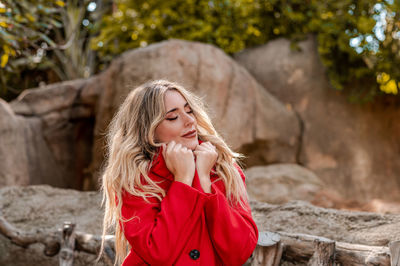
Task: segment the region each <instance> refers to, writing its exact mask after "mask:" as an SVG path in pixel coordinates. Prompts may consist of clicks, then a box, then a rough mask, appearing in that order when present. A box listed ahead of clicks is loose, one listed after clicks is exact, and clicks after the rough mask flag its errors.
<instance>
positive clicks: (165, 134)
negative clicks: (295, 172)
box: [154, 121, 179, 142]
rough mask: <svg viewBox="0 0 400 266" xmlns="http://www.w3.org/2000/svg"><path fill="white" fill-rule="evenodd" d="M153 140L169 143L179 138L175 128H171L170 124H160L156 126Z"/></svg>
mask: <svg viewBox="0 0 400 266" xmlns="http://www.w3.org/2000/svg"><path fill="white" fill-rule="evenodd" d="M154 134H155V139H156V141H158V142H169V141H171V140H174V139H176V138H177V137H178V136H179V132H178V130H177V127H176V126H172V125H171V124H168V123H164V121H163V122H161V124H159V125H158V127H157V128H156V130H155V132H154Z"/></svg>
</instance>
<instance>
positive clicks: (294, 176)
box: [245, 164, 323, 204]
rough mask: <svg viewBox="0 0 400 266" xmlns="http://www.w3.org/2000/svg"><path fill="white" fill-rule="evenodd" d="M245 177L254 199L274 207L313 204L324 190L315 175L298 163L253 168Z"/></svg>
mask: <svg viewBox="0 0 400 266" xmlns="http://www.w3.org/2000/svg"><path fill="white" fill-rule="evenodd" d="M245 175H246V184H247V192H248V194H249V197H250V199H252V200H257V201H260V202H266V203H272V204H283V203H286V202H288V201H291V200H303V201H309V202H311V201H312V200H314V199H315V196H316V195H317V194H318V192H319V191H321V189H322V187H323V182H322V181H321V180H320V179H319V178H318V177H317V176H316V175H315V174H314V173H313V172H311V171H310V170H308V169H307V168H304V167H302V166H300V165H297V164H271V165H268V166H253V167H250V168H248V169H246V170H245Z"/></svg>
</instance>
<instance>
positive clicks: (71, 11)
mask: <svg viewBox="0 0 400 266" xmlns="http://www.w3.org/2000/svg"><path fill="white" fill-rule="evenodd" d="M90 4H92V5H93V4H95V6H96V10H93V12H89V10H88V8H89V5H90ZM109 10H111V1H101V0H98V1H90V0H82V1H79V0H69V1H67V2H64V1H61V0H51V1H50V0H47V1H44V0H30V1H27V0H22V1H14V0H0V45H1V47H2V50H0V55H1V57H0V79H1V80H0V86H1V90H0V96H2V97H3V98H5V99H11V98H13V97H15V96H16V95H18V94H19V92H20V91H22V90H23V89H27V88H30V87H35V86H38V85H40V84H41V83H51V82H56V81H61V80H70V79H76V78H82V77H88V76H90V75H91V74H93V73H94V72H95V71H96V69H97V58H96V53H95V51H93V50H92V49H90V46H89V42H90V39H91V38H92V36H94V35H95V34H96V31H97V28H96V27H97V25H98V23H97V22H98V21H99V20H100V18H101V16H102V15H103V14H104V13H106V12H108V11H109Z"/></svg>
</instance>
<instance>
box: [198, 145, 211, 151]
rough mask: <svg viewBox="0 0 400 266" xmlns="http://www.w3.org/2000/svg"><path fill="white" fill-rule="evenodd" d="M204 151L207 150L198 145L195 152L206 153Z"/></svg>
mask: <svg viewBox="0 0 400 266" xmlns="http://www.w3.org/2000/svg"><path fill="white" fill-rule="evenodd" d="M206 150H208V149H207V147H205V146H200V145H198V146H197V148H196V151H206Z"/></svg>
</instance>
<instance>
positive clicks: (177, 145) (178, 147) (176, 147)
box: [174, 143, 182, 152]
mask: <svg viewBox="0 0 400 266" xmlns="http://www.w3.org/2000/svg"><path fill="white" fill-rule="evenodd" d="M181 149H182V144H180V143H176V145H175V147H174V151H175V152H178V151H180V150H181Z"/></svg>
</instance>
